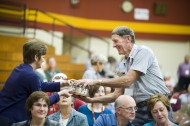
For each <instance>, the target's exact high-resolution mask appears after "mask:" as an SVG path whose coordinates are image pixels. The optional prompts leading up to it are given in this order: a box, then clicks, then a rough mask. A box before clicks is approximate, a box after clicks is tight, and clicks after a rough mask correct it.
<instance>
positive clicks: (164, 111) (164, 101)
mask: <svg viewBox="0 0 190 126" xmlns="http://www.w3.org/2000/svg"><path fill="white" fill-rule="evenodd" d="M147 105H148V108H147V110H148V113H149V115H150V116H151V117H153V118H154V120H155V121H156V123H158V124H164V123H165V122H166V121H168V113H169V111H170V102H169V100H168V98H167V97H166V96H165V95H163V94H160V93H159V94H156V95H153V96H151V97H150V98H149V99H148V101H147Z"/></svg>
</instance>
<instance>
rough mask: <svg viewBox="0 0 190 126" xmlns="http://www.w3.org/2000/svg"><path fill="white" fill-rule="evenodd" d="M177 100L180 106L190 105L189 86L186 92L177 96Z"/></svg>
mask: <svg viewBox="0 0 190 126" xmlns="http://www.w3.org/2000/svg"><path fill="white" fill-rule="evenodd" d="M179 99H181V104H182V105H185V106H189V105H190V85H189V86H188V88H187V92H186V93H183V94H181V95H180V96H179Z"/></svg>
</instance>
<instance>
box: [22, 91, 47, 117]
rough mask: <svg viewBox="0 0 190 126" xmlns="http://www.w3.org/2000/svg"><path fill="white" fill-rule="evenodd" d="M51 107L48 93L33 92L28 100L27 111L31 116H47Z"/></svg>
mask: <svg viewBox="0 0 190 126" xmlns="http://www.w3.org/2000/svg"><path fill="white" fill-rule="evenodd" d="M49 107H50V100H49V97H48V95H47V94H46V93H45V92H43V91H35V92H33V93H32V94H31V95H30V96H29V97H28V98H27V100H26V104H25V108H26V113H27V114H28V115H29V116H30V117H31V118H41V119H43V118H45V117H46V116H47V114H48V111H49Z"/></svg>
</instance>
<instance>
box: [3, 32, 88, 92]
mask: <svg viewBox="0 0 190 126" xmlns="http://www.w3.org/2000/svg"><path fill="white" fill-rule="evenodd" d="M27 40H28V38H24V37H16V36H6V35H0V44H1V50H0V90H1V89H2V87H3V85H4V83H5V81H6V80H7V78H8V76H9V75H10V73H11V71H12V70H13V69H14V67H16V66H17V65H19V64H20V63H22V62H23V58H22V46H23V44H24V43H25V42H26V41H27ZM54 52H55V49H54V47H52V46H49V45H48V52H47V55H46V59H48V58H49V57H52V56H53V57H55V59H56V61H57V67H58V68H60V69H61V71H62V72H63V73H65V74H66V75H67V76H68V79H72V78H74V79H80V78H82V75H83V73H84V70H85V66H84V64H75V63H71V58H70V56H69V55H55V53H54Z"/></svg>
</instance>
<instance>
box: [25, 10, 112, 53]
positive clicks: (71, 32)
mask: <svg viewBox="0 0 190 126" xmlns="http://www.w3.org/2000/svg"><path fill="white" fill-rule="evenodd" d="M28 11H29V13H28V14H29V15H28V16H34V17H33V19H34V20H33V21H29V23H30V24H33V26H31V25H30V26H28V25H27V27H33V28H34V33H33V35H34V38H35V36H36V29H43V30H44V31H47V32H49V30H50V31H52V32H51V35H52V43H51V44H52V45H53V43H54V40H53V38H54V37H58V36H56V35H55V34H54V32H55V31H56V26H57V25H56V24H55V22H59V23H60V24H62V27H64V28H65V29H69V35H70V37H69V39H67V40H65V41H66V42H68V43H69V44H70V46H71V47H70V48H72V46H74V47H77V48H79V49H81V50H83V51H85V52H87V53H88V54H90V49H89V45H90V43H91V42H92V40H91V38H92V37H93V38H96V39H98V40H100V41H101V42H102V43H105V44H107V52H106V54H107V56H108V55H109V50H110V49H109V47H110V43H109V41H107V40H106V39H104V38H102V37H99V36H97V35H94V34H92V33H89V32H88V31H85V30H83V29H79V28H76V27H74V26H72V25H70V24H69V23H68V22H66V21H64V20H62V19H59V18H57V17H55V16H53V15H51V14H49V13H47V12H45V11H42V10H37V9H32V8H30V9H28ZM30 11H31V12H32V14H30ZM39 14H42V15H45V16H47V17H48V18H50V19H51V20H52V22H51V23H48V25H49V26H50V27H49V28H48V29H47V28H45V27H43V25H40V22H39V21H38V15H39ZM28 18H29V17H28ZM59 27H60V25H59ZM66 27H67V28H66ZM64 28H63V29H64ZM66 31H67V32H68V30H66ZM74 31H76V32H78V33H79V34H82V36H85V37H87V38H88V48H84V47H83V46H80V45H77V44H76V43H74V36H75V33H74ZM63 33H64V30H63Z"/></svg>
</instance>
